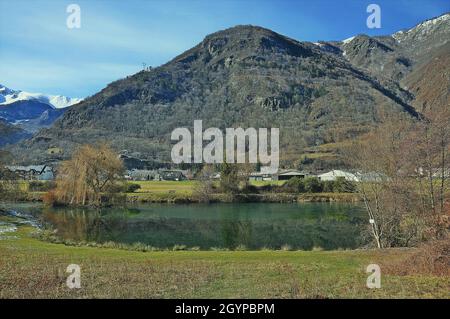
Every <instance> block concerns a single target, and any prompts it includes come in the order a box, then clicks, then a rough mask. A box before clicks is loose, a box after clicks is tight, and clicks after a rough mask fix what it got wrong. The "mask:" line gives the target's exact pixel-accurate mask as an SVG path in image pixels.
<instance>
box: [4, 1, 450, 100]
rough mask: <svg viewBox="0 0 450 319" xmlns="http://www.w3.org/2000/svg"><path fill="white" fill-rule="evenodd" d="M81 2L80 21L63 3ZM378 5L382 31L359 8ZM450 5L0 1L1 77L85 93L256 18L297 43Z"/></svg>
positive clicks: (14, 83) (410, 21)
mask: <svg viewBox="0 0 450 319" xmlns="http://www.w3.org/2000/svg"><path fill="white" fill-rule="evenodd" d="M71 3H76V4H78V5H79V6H80V8H81V28H80V29H69V28H67V26H66V19H67V17H68V15H69V14H68V13H66V7H67V6H68V5H69V4H71ZM371 3H376V4H378V5H379V6H380V7H381V29H368V28H367V26H366V19H367V16H368V15H369V14H368V13H367V12H366V8H367V6H368V5H369V4H371ZM449 11H450V1H448V0H383V1H381V0H369V1H365V0H342V1H337V0H309V1H306V0H305V1H302V0H285V1H283V0H277V1H275V0H239V1H238V0H209V1H202V0H192V1H189V0H179V1H171V0H148V1H144V0H126V1H125V0H121V1H115V0H89V1H81V0H71V1H65V0H46V1H44V0H14V1H12V0H11V1H9V0H0V83H1V84H3V85H6V86H8V87H10V88H12V89H20V90H24V91H29V92H41V93H49V94H63V95H67V96H72V97H86V96H88V95H92V94H94V93H96V92H97V91H99V90H100V89H102V88H103V87H105V86H106V85H107V84H108V83H110V82H112V81H114V80H117V79H119V78H123V77H125V76H127V75H130V74H133V73H135V72H137V71H138V70H139V69H141V68H142V63H143V62H145V63H147V65H152V66H158V65H160V64H162V63H165V62H167V61H168V60H170V59H172V58H173V57H175V56H176V55H178V54H180V53H182V52H183V51H185V50H187V49H189V48H190V47H192V46H194V45H195V44H197V43H198V42H200V41H201V40H202V39H203V38H204V37H205V36H206V35H207V34H209V33H212V32H215V31H218V30H222V29H225V28H228V27H231V26H234V25H237V24H253V25H260V26H263V27H266V28H269V29H272V30H274V31H277V32H279V33H281V34H284V35H287V36H290V37H292V38H294V39H297V40H300V41H302V40H304V41H317V40H342V39H345V38H348V37H350V36H353V35H355V34H359V33H365V34H369V35H378V34H390V33H393V32H396V31H398V30H401V29H405V28H410V27H413V26H414V25H415V24H417V23H419V22H421V21H422V20H425V19H429V18H432V17H434V16H438V15H441V14H443V13H445V12H449Z"/></svg>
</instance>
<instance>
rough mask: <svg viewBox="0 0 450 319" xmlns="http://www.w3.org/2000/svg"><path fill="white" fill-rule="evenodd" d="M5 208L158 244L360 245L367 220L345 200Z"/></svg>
mask: <svg viewBox="0 0 450 319" xmlns="http://www.w3.org/2000/svg"><path fill="white" fill-rule="evenodd" d="M2 207H3V208H4V209H5V208H6V209H7V210H8V211H10V212H17V213H19V214H24V215H26V216H31V217H32V218H34V220H35V221H37V222H38V223H39V224H41V225H43V227H44V228H51V229H55V230H56V234H57V235H58V236H59V237H61V238H64V239H70V240H74V241H86V242H99V243H102V242H108V241H113V242H117V243H126V244H133V243H136V242H140V243H144V244H147V245H150V246H154V247H158V248H171V247H173V246H175V245H185V246H187V247H199V248H200V249H211V248H214V247H215V248H229V249H234V248H236V247H238V246H245V247H246V248H247V249H262V248H271V249H280V248H281V247H283V246H286V245H288V246H289V247H290V248H292V249H304V250H309V249H313V248H314V247H320V248H322V249H327V250H329V249H339V248H342V249H346V248H358V247H360V246H361V245H362V244H363V240H362V236H361V234H362V231H363V228H364V223H365V222H366V215H365V213H364V211H363V210H362V209H361V207H360V206H358V205H355V204H343V203H290V204H272V203H245V204H243V203H239V204H209V205H206V204H205V205H203V204H189V205H174V204H148V205H142V206H136V207H133V208H106V209H100V210H94V209H80V208H77V209H73V208H45V207H43V206H42V205H38V204H9V205H2Z"/></svg>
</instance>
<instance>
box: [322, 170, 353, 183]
mask: <svg viewBox="0 0 450 319" xmlns="http://www.w3.org/2000/svg"><path fill="white" fill-rule="evenodd" d="M318 178H319V179H320V180H321V181H335V180H336V179H338V178H344V179H345V180H347V181H351V182H358V181H359V177H358V176H357V175H356V174H353V173H350V172H346V171H342V170H339V169H334V170H331V171H329V172H327V173H323V174H319V175H318Z"/></svg>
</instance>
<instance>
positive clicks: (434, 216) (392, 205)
mask: <svg viewBox="0 0 450 319" xmlns="http://www.w3.org/2000/svg"><path fill="white" fill-rule="evenodd" d="M424 116H425V118H424V119H423V120H422V121H417V122H412V121H410V120H405V119H403V118H390V119H386V120H385V121H384V123H383V124H381V125H380V126H379V127H377V128H375V129H373V130H372V131H371V132H370V133H369V134H367V135H366V136H364V137H363V138H362V139H360V140H359V141H356V142H355V143H354V144H353V145H351V146H350V147H349V149H348V150H347V154H346V157H347V160H348V162H349V163H351V165H352V166H353V167H355V168H356V169H357V170H358V171H359V172H360V173H361V176H362V178H361V181H360V182H358V183H357V184H356V186H357V188H356V190H357V192H358V194H359V195H360V196H361V198H362V199H363V201H364V204H365V207H366V210H367V213H368V216H369V219H370V231H371V233H372V236H373V239H374V242H375V243H376V245H377V247H379V248H384V247H405V246H416V245H418V244H419V243H421V242H424V241H429V240H439V239H442V238H446V237H447V236H448V230H449V228H450V222H449V221H450V201H449V200H450V196H449V195H450V193H449V191H450V126H449V123H450V110H448V109H445V110H444V109H443V110H441V111H433V110H430V111H428V112H425V115H424Z"/></svg>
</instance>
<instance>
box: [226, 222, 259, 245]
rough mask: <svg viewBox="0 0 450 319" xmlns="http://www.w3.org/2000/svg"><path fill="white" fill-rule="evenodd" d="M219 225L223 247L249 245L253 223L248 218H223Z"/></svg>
mask: <svg viewBox="0 0 450 319" xmlns="http://www.w3.org/2000/svg"><path fill="white" fill-rule="evenodd" d="M221 226H222V227H221V228H222V229H221V231H222V237H223V242H224V245H225V247H227V248H236V247H238V246H239V245H244V246H246V247H249V246H250V244H251V239H252V230H253V225H252V222H251V221H250V220H230V219H223V220H222V221H221Z"/></svg>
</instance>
